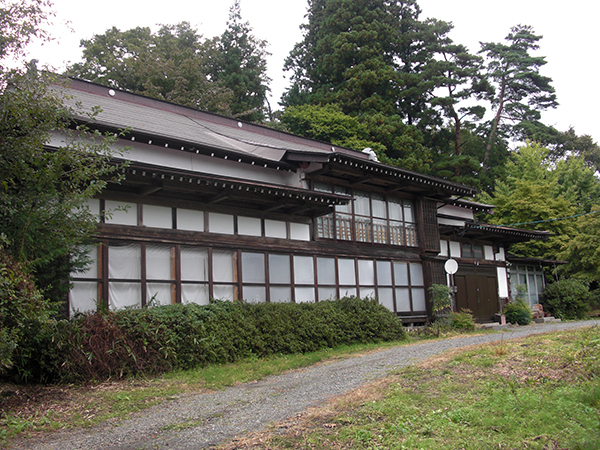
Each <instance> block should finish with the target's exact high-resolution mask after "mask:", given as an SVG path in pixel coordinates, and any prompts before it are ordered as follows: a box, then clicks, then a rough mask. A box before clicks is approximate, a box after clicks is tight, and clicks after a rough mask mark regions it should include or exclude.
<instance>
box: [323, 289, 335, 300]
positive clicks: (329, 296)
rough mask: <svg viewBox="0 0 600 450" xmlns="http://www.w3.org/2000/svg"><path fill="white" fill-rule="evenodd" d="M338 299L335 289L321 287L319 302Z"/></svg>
mask: <svg viewBox="0 0 600 450" xmlns="http://www.w3.org/2000/svg"><path fill="white" fill-rule="evenodd" d="M335 299H337V289H336V288H334V287H319V300H320V301H323V300H335Z"/></svg>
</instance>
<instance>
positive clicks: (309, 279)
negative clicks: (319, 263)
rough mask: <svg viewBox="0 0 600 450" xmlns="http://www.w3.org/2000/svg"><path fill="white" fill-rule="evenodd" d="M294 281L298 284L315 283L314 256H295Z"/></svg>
mask: <svg viewBox="0 0 600 450" xmlns="http://www.w3.org/2000/svg"><path fill="white" fill-rule="evenodd" d="M294 282H295V283H296V284H314V282H315V270H314V266H313V258H312V256H294ZM313 300H314V293H313Z"/></svg>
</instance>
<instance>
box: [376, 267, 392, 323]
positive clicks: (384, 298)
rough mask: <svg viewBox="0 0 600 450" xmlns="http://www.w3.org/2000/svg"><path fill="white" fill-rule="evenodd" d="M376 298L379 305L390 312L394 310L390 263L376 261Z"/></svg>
mask: <svg viewBox="0 0 600 450" xmlns="http://www.w3.org/2000/svg"><path fill="white" fill-rule="evenodd" d="M376 267H377V298H378V299H379V303H380V304H382V305H383V306H385V307H386V308H387V309H389V310H390V311H392V312H396V309H395V308H394V287H393V286H394V282H393V279H392V263H391V261H377V264H376Z"/></svg>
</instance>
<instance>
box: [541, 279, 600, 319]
mask: <svg viewBox="0 0 600 450" xmlns="http://www.w3.org/2000/svg"><path fill="white" fill-rule="evenodd" d="M591 300H592V295H591V294H590V291H589V286H588V284H587V283H585V282H583V281H580V280H576V279H574V278H569V279H564V280H559V281H557V282H555V283H552V284H550V285H548V286H547V287H546V289H545V290H544V292H543V293H542V295H541V297H540V303H541V304H542V305H543V306H544V311H545V312H547V313H550V314H551V315H552V316H554V317H557V318H560V319H583V318H584V317H586V315H587V313H588V312H589V309H590V302H591Z"/></svg>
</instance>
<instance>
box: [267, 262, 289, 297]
mask: <svg viewBox="0 0 600 450" xmlns="http://www.w3.org/2000/svg"><path fill="white" fill-rule="evenodd" d="M269 285H270V287H269V289H270V292H269V295H270V301H271V302H291V301H292V273H291V268H290V255H277V254H270V255H269Z"/></svg>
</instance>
